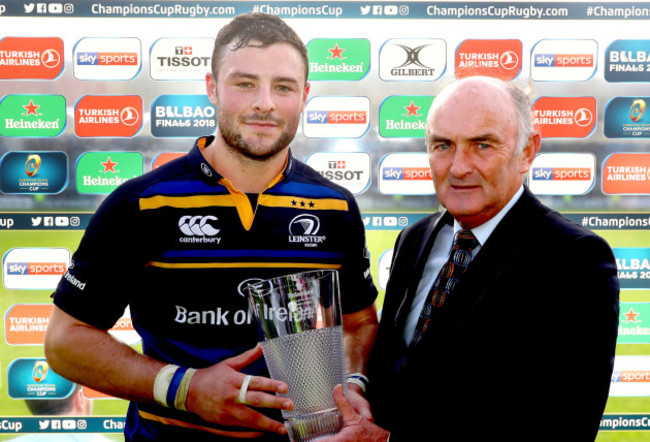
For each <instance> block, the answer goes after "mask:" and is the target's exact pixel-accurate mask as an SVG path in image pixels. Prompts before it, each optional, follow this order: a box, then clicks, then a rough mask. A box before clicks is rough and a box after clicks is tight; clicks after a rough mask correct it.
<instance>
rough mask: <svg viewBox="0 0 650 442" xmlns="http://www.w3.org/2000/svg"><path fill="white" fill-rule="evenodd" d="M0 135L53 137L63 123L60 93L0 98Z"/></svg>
mask: <svg viewBox="0 0 650 442" xmlns="http://www.w3.org/2000/svg"><path fill="white" fill-rule="evenodd" d="M0 115H2V118H0V135H2V136H5V137H56V136H57V135H59V134H61V132H63V130H64V129H65V125H66V114H65V98H64V97H63V96H62V95H7V96H6V97H5V98H3V99H2V101H0Z"/></svg>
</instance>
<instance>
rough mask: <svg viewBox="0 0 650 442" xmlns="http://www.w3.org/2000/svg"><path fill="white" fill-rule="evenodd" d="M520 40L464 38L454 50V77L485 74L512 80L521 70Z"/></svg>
mask: <svg viewBox="0 0 650 442" xmlns="http://www.w3.org/2000/svg"><path fill="white" fill-rule="evenodd" d="M521 59H522V44H521V41H520V40H465V41H463V42H462V43H461V44H460V46H459V47H458V49H457V50H456V77H457V78H463V77H469V76H473V75H486V76H489V77H496V78H500V79H502V80H512V79H513V78H515V77H517V75H519V72H520V71H521Z"/></svg>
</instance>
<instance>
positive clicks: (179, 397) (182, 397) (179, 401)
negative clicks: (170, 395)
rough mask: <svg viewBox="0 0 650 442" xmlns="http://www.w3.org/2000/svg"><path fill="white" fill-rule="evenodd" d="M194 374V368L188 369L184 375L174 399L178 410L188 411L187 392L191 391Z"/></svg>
mask: <svg viewBox="0 0 650 442" xmlns="http://www.w3.org/2000/svg"><path fill="white" fill-rule="evenodd" d="M194 373H196V370H195V369H194V368H188V369H187V371H186V372H185V374H184V375H183V379H182V380H181V385H180V386H179V387H178V390H177V391H176V397H175V398H174V408H176V409H177V410H183V411H187V404H186V402H187V392H188V391H190V383H191V382H192V377H194Z"/></svg>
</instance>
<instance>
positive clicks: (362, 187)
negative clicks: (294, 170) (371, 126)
mask: <svg viewBox="0 0 650 442" xmlns="http://www.w3.org/2000/svg"><path fill="white" fill-rule="evenodd" d="M305 162H306V163H307V164H308V165H309V166H311V167H313V168H314V169H316V171H318V173H320V174H321V175H322V176H323V177H325V178H327V179H328V180H331V181H333V182H335V183H337V184H340V185H341V186H343V187H345V188H346V189H348V190H349V191H350V192H352V193H354V194H359V193H362V192H365V191H366V190H367V189H368V186H369V184H370V155H369V154H368V153H366V152H346V153H344V152H318V153H314V154H311V155H309V156H308V157H307V159H306V160H305Z"/></svg>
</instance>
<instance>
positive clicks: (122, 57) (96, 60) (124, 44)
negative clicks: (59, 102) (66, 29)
mask: <svg viewBox="0 0 650 442" xmlns="http://www.w3.org/2000/svg"><path fill="white" fill-rule="evenodd" d="M140 46H141V45H140V40H138V39H137V38H94V37H93V38H90V37H89V38H84V39H82V40H80V41H79V42H78V43H77V45H76V46H75V48H74V54H73V56H74V76H75V77H76V78H77V79H79V80H130V79H132V78H134V77H135V76H136V75H137V74H138V73H139V72H140V52H141V48H140Z"/></svg>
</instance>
